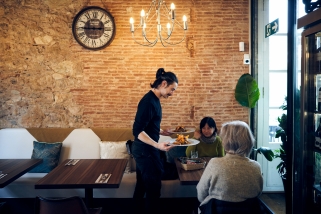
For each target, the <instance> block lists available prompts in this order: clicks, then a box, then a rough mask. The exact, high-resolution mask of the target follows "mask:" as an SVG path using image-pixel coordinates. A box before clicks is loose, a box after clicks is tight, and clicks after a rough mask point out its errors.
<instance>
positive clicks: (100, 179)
mask: <svg viewBox="0 0 321 214" xmlns="http://www.w3.org/2000/svg"><path fill="white" fill-rule="evenodd" d="M110 176H111V174H108V173H107V174H100V175H99V176H98V178H97V180H96V181H95V183H107V182H108V180H109V178H110Z"/></svg>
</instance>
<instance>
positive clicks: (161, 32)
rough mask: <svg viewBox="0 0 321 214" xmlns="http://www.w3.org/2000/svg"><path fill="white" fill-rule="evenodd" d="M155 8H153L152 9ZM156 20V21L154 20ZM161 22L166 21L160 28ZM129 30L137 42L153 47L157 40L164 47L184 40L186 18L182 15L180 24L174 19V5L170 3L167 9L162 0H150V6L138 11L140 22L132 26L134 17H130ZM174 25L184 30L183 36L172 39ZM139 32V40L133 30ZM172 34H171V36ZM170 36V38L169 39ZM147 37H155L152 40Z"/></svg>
mask: <svg viewBox="0 0 321 214" xmlns="http://www.w3.org/2000/svg"><path fill="white" fill-rule="evenodd" d="M154 9H155V10H154ZM155 20H156V22H155ZM161 21H162V22H167V24H166V27H165V28H164V29H162V25H161ZM129 22H130V31H131V33H132V37H133V39H134V41H135V42H136V43H137V44H140V45H143V46H148V47H153V46H154V45H156V43H157V42H158V40H159V41H160V42H161V43H162V45H163V46H164V47H166V46H169V45H177V44H179V43H181V42H182V41H184V39H185V37H186V30H187V18H186V16H185V15H184V16H183V25H181V24H180V23H179V22H178V21H177V20H176V19H175V5H174V4H173V3H172V4H171V8H170V9H169V8H168V7H167V5H166V3H165V1H163V0H152V3H151V4H150V7H149V9H148V11H147V13H145V11H144V10H142V11H141V13H140V23H139V24H138V25H137V26H136V27H134V19H133V18H132V17H131V18H130V21H129ZM174 27H175V30H177V29H179V30H182V31H183V32H184V36H183V38H182V39H177V37H176V36H175V37H176V38H175V39H174V34H172V33H173V31H174ZM137 30H138V31H140V32H141V40H139V41H138V40H136V38H135V31H137ZM172 35H173V36H172ZM171 37H172V40H174V41H171ZM149 38H155V39H154V40H150V39H149Z"/></svg>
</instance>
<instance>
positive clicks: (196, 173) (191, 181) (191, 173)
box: [175, 157, 211, 185]
mask: <svg viewBox="0 0 321 214" xmlns="http://www.w3.org/2000/svg"><path fill="white" fill-rule="evenodd" d="M202 159H204V160H205V161H206V164H207V163H208V161H209V160H210V159H211V158H210V157H203V158H202ZM175 164H176V169H177V173H178V177H179V180H180V182H181V184H182V185H195V184H198V182H199V180H200V179H201V176H202V174H203V172H204V169H205V168H202V169H196V170H185V169H183V168H182V165H181V162H180V161H179V160H178V159H177V158H175Z"/></svg>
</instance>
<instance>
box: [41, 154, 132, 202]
mask: <svg viewBox="0 0 321 214" xmlns="http://www.w3.org/2000/svg"><path fill="white" fill-rule="evenodd" d="M69 160H70V159H68V160H65V161H64V162H62V163H61V164H59V165H58V166H57V167H56V168H55V169H53V170H52V171H51V172H49V173H48V174H47V175H46V176H44V177H43V178H42V179H40V180H39V181H38V182H37V183H36V184H35V188H36V189H73V188H84V189H85V198H86V202H87V205H89V206H90V204H91V201H92V198H93V188H118V187H119V185H120V183H121V180H122V178H123V174H124V171H125V168H126V165H127V162H128V160H127V159H80V160H79V162H78V163H77V164H76V165H69V166H68V165H65V164H66V163H67V162H68V161H69ZM102 173H104V174H106V173H108V174H112V175H111V177H110V178H109V180H108V182H107V183H95V181H96V180H97V178H98V177H99V176H100V174H102Z"/></svg>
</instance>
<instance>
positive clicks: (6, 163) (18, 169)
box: [0, 159, 42, 188]
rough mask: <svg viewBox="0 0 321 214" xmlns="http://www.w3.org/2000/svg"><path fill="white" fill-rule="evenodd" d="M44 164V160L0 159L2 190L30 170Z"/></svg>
mask: <svg viewBox="0 0 321 214" xmlns="http://www.w3.org/2000/svg"><path fill="white" fill-rule="evenodd" d="M40 163H42V159H0V171H1V173H0V174H4V175H5V176H4V177H2V176H0V177H2V178H0V188H3V187H5V186H7V185H8V184H10V183H11V182H13V181H14V180H16V179H17V178H19V177H21V176H22V175H24V174H25V173H27V172H28V171H29V170H31V169H33V168H34V167H36V166H38V165H39V164H40Z"/></svg>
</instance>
